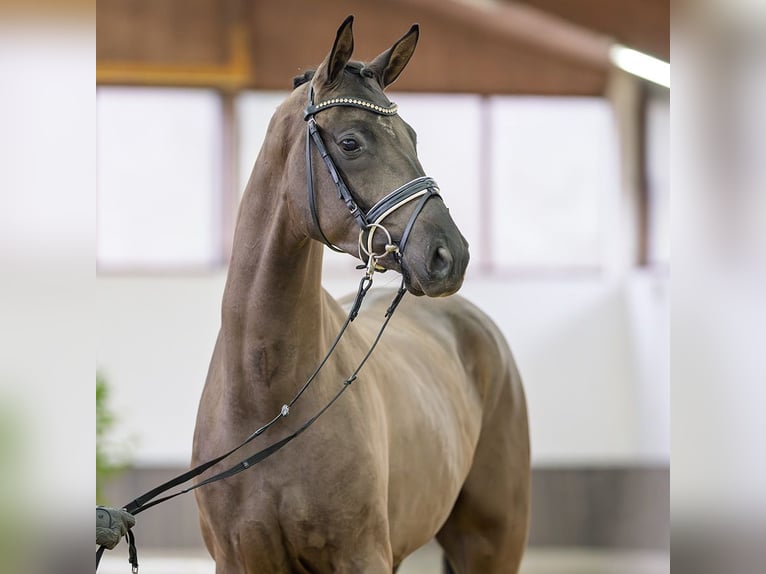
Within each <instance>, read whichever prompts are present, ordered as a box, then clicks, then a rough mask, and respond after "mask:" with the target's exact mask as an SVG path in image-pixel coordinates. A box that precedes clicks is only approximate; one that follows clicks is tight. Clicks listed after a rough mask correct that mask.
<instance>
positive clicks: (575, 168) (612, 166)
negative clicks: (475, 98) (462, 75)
mask: <svg viewBox="0 0 766 574" xmlns="http://www.w3.org/2000/svg"><path fill="white" fill-rule="evenodd" d="M491 106H492V111H491V114H492V116H491V117H492V122H491V123H492V126H491V141H492V146H491V154H492V156H491V157H492V161H491V175H490V179H491V187H492V206H491V213H490V217H491V225H492V238H493V240H492V245H491V248H492V254H493V259H494V262H495V264H496V265H497V266H499V267H549V266H564V267H591V266H599V265H601V264H602V263H603V261H602V251H603V249H604V247H603V243H604V241H605V238H604V222H603V221H602V212H603V210H604V202H605V201H606V200H607V198H608V197H609V195H610V194H612V195H614V194H616V193H618V190H619V179H618V175H619V174H618V162H617V142H616V138H615V133H614V126H613V121H612V114H611V110H610V107H609V103H608V102H607V101H606V100H603V99H601V98H567V97H536V98H531V97H496V98H492V99H491Z"/></svg>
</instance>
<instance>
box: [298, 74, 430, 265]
mask: <svg viewBox="0 0 766 574" xmlns="http://www.w3.org/2000/svg"><path fill="white" fill-rule="evenodd" d="M336 106H345V107H352V108H359V109H362V110H367V111H368V112H372V113H374V114H378V115H381V116H393V115H396V114H397V111H398V106H397V105H396V104H394V103H392V104H391V105H389V106H380V105H378V104H374V103H372V102H370V101H367V100H363V99H360V98H350V97H349V98H344V97H335V98H330V99H327V100H323V101H321V102H319V103H318V104H316V105H315V104H314V87H313V85H312V84H309V87H308V105H307V106H306V110H305V112H304V114H303V118H304V119H305V120H306V125H307V129H306V178H307V182H306V183H307V189H308V199H309V209H310V210H311V218H312V220H313V222H314V226H315V227H316V228H317V231H319V236H320V238H321V239H322V242H323V243H324V244H325V245H327V246H328V247H329V248H330V249H332V250H333V251H338V252H343V250H342V249H340V248H339V247H337V246H336V245H334V244H333V243H332V242H331V241H330V240H329V239H327V236H326V235H325V234H324V231H322V226H321V225H320V224H319V215H318V214H317V208H316V197H315V194H314V173H313V169H312V165H311V143H312V142H313V143H314V146H315V147H316V148H317V151H318V152H319V155H320V156H321V157H322V159H323V160H324V163H325V165H326V166H327V171H328V172H329V173H330V177H331V178H332V180H333V183H334V184H335V187H336V188H337V189H338V199H341V200H342V201H343V202H344V203H345V204H346V208H347V209H348V211H349V213H350V214H351V217H353V219H354V221H355V222H356V224H357V226H358V227H359V229H360V232H359V257H360V259H362V260H364V259H365V257H366V258H367V260H366V264H367V267H368V269H369V270H370V271H374V270H376V269H378V270H380V269H381V268H380V267H378V266H377V260H378V259H380V258H382V257H384V256H385V255H387V254H388V253H391V254H392V255H393V256H394V258H395V259H396V260H397V262H398V263H399V264H400V266H401V265H402V255H403V253H404V248H405V246H406V244H407V239H408V238H409V236H410V232H411V231H412V227H413V225H415V220H416V219H417V218H418V215H420V213H421V211H423V208H424V207H425V205H426V203H427V202H428V200H429V199H431V198H432V197H441V195H440V194H439V186H438V185H437V184H436V181H435V180H434V179H433V178H431V177H428V176H421V177H416V178H415V179H413V180H411V181H408V182H407V183H405V184H404V185H402V186H401V187H399V188H397V189H395V190H394V191H392V192H391V193H389V194H388V195H386V196H385V197H383V198H382V199H381V200H379V201H378V202H377V203H376V204H375V205H373V206H372V207H371V208H370V209H369V210H368V211H367V212H366V213H365V212H364V211H362V209H361V208H360V207H359V204H358V203H357V202H356V200H355V199H354V196H353V194H352V193H351V191H350V190H349V189H348V186H347V185H346V182H345V181H344V179H343V176H342V175H341V173H340V170H338V167H337V166H336V165H335V162H334V161H333V160H332V157H331V156H330V154H329V152H328V151H327V147H326V146H325V144H324V141H323V140H322V136H321V135H320V133H319V129H318V128H317V124H316V119H315V118H314V116H316V114H318V113H319V112H321V111H322V110H326V109H327V108H331V107H336ZM418 198H419V201H418V203H417V204H416V205H415V209H414V210H413V212H412V215H410V219H409V221H408V222H407V225H406V226H405V227H404V231H403V232H402V236H401V237H400V239H399V241H394V240H393V239H392V238H391V234H390V233H389V232H388V230H387V229H386V228H385V227H384V226H383V224H382V221H383V220H384V219H385V218H386V217H388V216H389V215H390V214H391V213H393V212H394V211H396V210H397V209H399V208H401V207H403V206H404V205H406V204H408V203H409V202H411V201H414V200H416V199H418ZM378 229H381V230H382V231H383V232H384V233H385V234H386V237H387V240H388V241H387V244H386V251H385V252H384V253H381V254H377V253H374V250H373V239H374V235H375V231H376V230H378ZM365 235H366V236H365Z"/></svg>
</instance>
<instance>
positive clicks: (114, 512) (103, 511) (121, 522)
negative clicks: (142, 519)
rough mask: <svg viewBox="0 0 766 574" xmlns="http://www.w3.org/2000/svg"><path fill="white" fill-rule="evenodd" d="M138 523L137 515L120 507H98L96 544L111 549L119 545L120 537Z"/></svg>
mask: <svg viewBox="0 0 766 574" xmlns="http://www.w3.org/2000/svg"><path fill="white" fill-rule="evenodd" d="M135 523H136V519H135V517H134V516H133V515H132V514H130V513H128V512H125V511H124V510H120V509H118V508H108V507H106V506H97V507H96V544H97V545H98V546H106V547H107V548H108V549H109V550H111V549H112V548H114V547H115V546H117V543H118V542H119V541H120V538H122V537H123V536H125V535H126V534H127V533H128V530H130V529H131V528H133V525H134V524H135Z"/></svg>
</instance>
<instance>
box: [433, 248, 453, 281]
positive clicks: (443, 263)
mask: <svg viewBox="0 0 766 574" xmlns="http://www.w3.org/2000/svg"><path fill="white" fill-rule="evenodd" d="M428 271H429V273H430V275H431V277H432V278H433V279H444V278H445V277H446V276H447V275H449V272H450V271H452V254H451V253H450V252H449V250H448V249H447V248H446V247H439V248H437V249H436V250H435V251H434V254H433V257H431V263H430V265H429V267H428Z"/></svg>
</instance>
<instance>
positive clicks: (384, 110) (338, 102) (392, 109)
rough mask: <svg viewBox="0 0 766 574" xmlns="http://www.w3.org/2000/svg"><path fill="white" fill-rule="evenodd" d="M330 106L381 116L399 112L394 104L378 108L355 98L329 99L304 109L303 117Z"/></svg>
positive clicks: (376, 105)
mask: <svg viewBox="0 0 766 574" xmlns="http://www.w3.org/2000/svg"><path fill="white" fill-rule="evenodd" d="M332 106H352V107H355V108H361V109H363V110H369V111H371V112H374V113H376V114H380V115H381V116H394V115H396V113H397V111H398V110H399V106H397V105H396V104H394V103H392V104H391V105H390V106H388V107H383V106H379V105H378V104H373V103H372V102H368V101H367V100H360V99H357V98H330V99H329V100H323V101H321V102H319V103H318V104H316V105H314V106H309V107H308V108H307V109H306V113H305V114H304V115H305V116H306V117H308V116H312V115H314V114H315V113H316V112H319V111H321V110H323V109H325V108H330V107H332Z"/></svg>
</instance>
